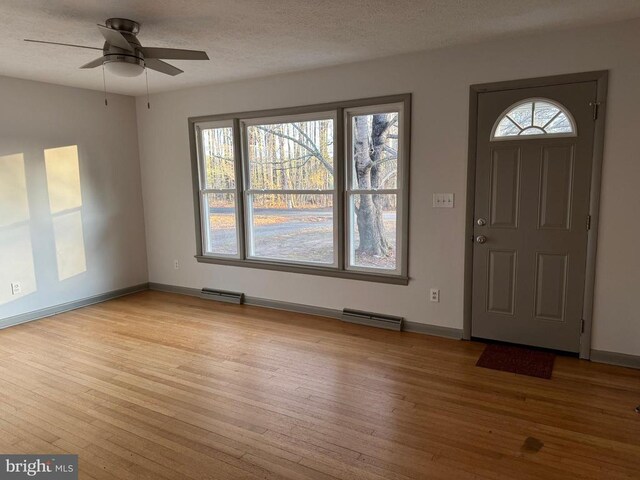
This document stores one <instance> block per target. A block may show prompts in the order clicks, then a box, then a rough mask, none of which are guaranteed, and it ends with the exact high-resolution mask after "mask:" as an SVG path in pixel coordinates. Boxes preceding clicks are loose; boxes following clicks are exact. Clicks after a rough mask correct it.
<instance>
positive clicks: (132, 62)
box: [104, 55, 144, 77]
mask: <svg viewBox="0 0 640 480" xmlns="http://www.w3.org/2000/svg"><path fill="white" fill-rule="evenodd" d="M104 66H105V68H106V69H107V71H108V72H109V73H112V74H113V75H117V76H119V77H137V76H138V75H140V74H141V73H142V72H144V62H143V61H142V60H140V59H139V58H134V57H123V56H120V55H118V56H116V57H115V58H109V59H107V60H105V62H104Z"/></svg>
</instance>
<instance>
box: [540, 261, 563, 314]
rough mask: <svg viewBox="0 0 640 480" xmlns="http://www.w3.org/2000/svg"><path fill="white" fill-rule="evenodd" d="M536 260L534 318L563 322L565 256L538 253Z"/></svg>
mask: <svg viewBox="0 0 640 480" xmlns="http://www.w3.org/2000/svg"><path fill="white" fill-rule="evenodd" d="M536 259H537V261H536V294H535V299H536V310H535V316H536V317H537V318H544V319H547V320H559V321H563V320H564V311H565V298H566V290H567V288H566V287H567V264H568V262H567V255H563V254H556V253H538V254H537V255H536Z"/></svg>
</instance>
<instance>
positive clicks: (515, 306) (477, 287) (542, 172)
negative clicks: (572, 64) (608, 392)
mask: <svg viewBox="0 0 640 480" xmlns="http://www.w3.org/2000/svg"><path fill="white" fill-rule="evenodd" d="M595 99H596V82H595V81H593V82H580V83H573V84H564V85H554V86H545V87H537V88H523V89H514V90H504V91H498V92H486V93H480V94H478V123H477V125H478V131H477V150H476V152H477V157H476V184H475V216H474V242H475V244H474V252H473V300H472V301H473V304H472V312H473V313H472V324H471V334H472V336H474V337H479V338H486V339H493V340H500V341H506V342H512V343H518V344H524V345H533V346H539V347H546V348H552V349H556V350H563V351H568V352H578V351H579V347H580V333H581V325H582V308H583V299H584V285H585V269H586V257H587V230H588V228H589V216H588V215H589V194H590V184H591V169H592V159H593V138H594V126H595V122H594V117H593V109H592V105H591V102H594V101H595Z"/></svg>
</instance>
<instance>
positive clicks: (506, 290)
mask: <svg viewBox="0 0 640 480" xmlns="http://www.w3.org/2000/svg"><path fill="white" fill-rule="evenodd" d="M516 255H517V254H516V251H515V250H489V278H488V279H487V281H488V288H487V311H489V312H491V313H500V314H506V315H513V313H514V305H515V293H516V268H517V263H516Z"/></svg>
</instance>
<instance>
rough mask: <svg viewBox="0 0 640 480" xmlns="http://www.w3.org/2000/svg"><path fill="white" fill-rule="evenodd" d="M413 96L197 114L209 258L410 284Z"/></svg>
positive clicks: (204, 251) (195, 148)
mask: <svg viewBox="0 0 640 480" xmlns="http://www.w3.org/2000/svg"><path fill="white" fill-rule="evenodd" d="M409 119H410V96H409V95H401V96H395V97H384V98H377V99H366V100H359V101H351V102H342V103H335V104H325V105H317V106H309V107H297V108H292V109H280V110H274V111H261V112H249V113H246V114H231V115H218V116H212V117H200V118H193V119H189V125H190V131H191V134H192V156H193V165H194V170H193V172H194V186H196V185H197V190H196V191H195V192H194V193H195V194H196V198H197V202H196V209H197V214H198V217H197V218H198V219H199V222H198V225H197V228H198V232H197V233H198V237H197V238H198V239H199V241H198V245H197V254H196V258H197V259H198V260H199V261H201V262H209V263H221V264H228V265H239V266H248V267H255V268H267V269H272V270H273V269H278V270H285V271H293V272H300V273H310V274H320V275H329V276H337V277H346V278H355V279H362V280H373V281H382V282H389V283H400V284H406V283H407V281H408V274H407V261H406V259H407V211H406V200H407V198H408V191H407V185H408V181H407V180H408V178H407V172H408V166H409V165H408V162H409V160H408V159H409V157H408V153H409V138H410V137H409Z"/></svg>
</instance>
